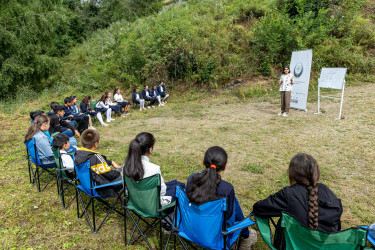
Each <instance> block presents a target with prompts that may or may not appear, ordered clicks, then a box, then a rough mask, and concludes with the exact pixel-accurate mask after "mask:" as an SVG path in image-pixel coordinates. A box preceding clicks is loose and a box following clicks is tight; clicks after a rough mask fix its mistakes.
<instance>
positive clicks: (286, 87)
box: [280, 73, 294, 91]
mask: <svg viewBox="0 0 375 250" xmlns="http://www.w3.org/2000/svg"><path fill="white" fill-rule="evenodd" d="M293 79H294V76H293V75H292V74H290V73H289V74H287V75H285V74H282V75H281V77H280V83H281V81H283V82H282V83H281V86H280V91H292V83H291V82H292V80H293Z"/></svg>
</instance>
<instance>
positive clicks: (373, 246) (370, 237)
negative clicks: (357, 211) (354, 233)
mask: <svg viewBox="0 0 375 250" xmlns="http://www.w3.org/2000/svg"><path fill="white" fill-rule="evenodd" d="M359 227H360V228H364V229H366V230H368V229H369V227H368V226H359ZM367 240H368V241H369V242H370V243H371V245H372V248H373V249H375V238H374V237H372V236H371V235H370V234H369V233H367Z"/></svg>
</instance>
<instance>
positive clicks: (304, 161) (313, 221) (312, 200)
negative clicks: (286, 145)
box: [288, 153, 320, 229]
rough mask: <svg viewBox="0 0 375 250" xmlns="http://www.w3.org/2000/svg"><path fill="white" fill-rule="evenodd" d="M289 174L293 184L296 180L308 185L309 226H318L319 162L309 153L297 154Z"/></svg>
mask: <svg viewBox="0 0 375 250" xmlns="http://www.w3.org/2000/svg"><path fill="white" fill-rule="evenodd" d="M288 174H289V181H290V183H291V184H292V183H294V182H295V183H297V184H301V185H305V186H306V188H307V190H308V193H309V227H310V228H315V229H316V228H318V215H319V196H318V181H319V178H320V170H319V165H318V163H317V162H316V160H315V159H314V158H313V157H312V156H310V155H308V154H303V153H299V154H296V155H295V156H294V157H293V158H292V160H291V161H290V163H289V169H288Z"/></svg>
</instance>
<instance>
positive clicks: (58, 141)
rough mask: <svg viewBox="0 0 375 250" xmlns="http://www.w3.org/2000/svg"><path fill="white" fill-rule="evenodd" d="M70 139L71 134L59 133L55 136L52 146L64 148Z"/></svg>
mask: <svg viewBox="0 0 375 250" xmlns="http://www.w3.org/2000/svg"><path fill="white" fill-rule="evenodd" d="M68 141H69V136H67V135H66V134H57V135H55V136H54V137H53V141H52V147H55V148H60V149H61V148H62V146H64V145H65V144H66V143H67V142H68Z"/></svg>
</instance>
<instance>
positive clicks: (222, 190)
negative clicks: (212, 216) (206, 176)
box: [186, 173, 236, 218]
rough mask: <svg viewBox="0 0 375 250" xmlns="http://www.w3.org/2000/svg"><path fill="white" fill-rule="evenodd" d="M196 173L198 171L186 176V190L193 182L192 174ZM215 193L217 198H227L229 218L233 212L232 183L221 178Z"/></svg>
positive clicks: (233, 194)
mask: <svg viewBox="0 0 375 250" xmlns="http://www.w3.org/2000/svg"><path fill="white" fill-rule="evenodd" d="M197 174H199V173H194V174H191V175H190V176H189V177H188V180H187V184H186V190H189V189H188V187H189V186H190V185H192V184H193V176H194V175H197ZM216 195H217V196H218V198H227V218H230V217H231V216H232V214H233V205H234V200H235V197H236V196H235V193H234V187H233V185H232V184H230V183H229V182H227V181H223V180H221V181H220V183H219V186H218V188H217V193H216Z"/></svg>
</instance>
